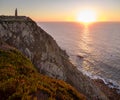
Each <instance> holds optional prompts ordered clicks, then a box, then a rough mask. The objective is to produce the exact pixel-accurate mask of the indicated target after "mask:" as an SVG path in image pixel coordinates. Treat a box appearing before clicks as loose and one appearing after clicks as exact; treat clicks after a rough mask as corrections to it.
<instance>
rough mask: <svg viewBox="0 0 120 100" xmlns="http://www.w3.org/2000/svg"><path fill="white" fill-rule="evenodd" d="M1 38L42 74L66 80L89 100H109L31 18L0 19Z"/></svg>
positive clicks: (4, 17) (3, 17)
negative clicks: (23, 55) (24, 56)
mask: <svg viewBox="0 0 120 100" xmlns="http://www.w3.org/2000/svg"><path fill="white" fill-rule="evenodd" d="M0 38H1V39H3V40H4V41H5V42H6V43H8V44H9V45H12V46H14V47H16V48H17V49H19V50H20V51H21V52H22V53H23V54H25V55H26V56H27V57H28V58H29V59H30V60H31V61H32V62H33V64H34V65H35V66H36V67H37V68H38V70H39V72H40V73H42V74H45V75H48V76H50V77H54V78H57V79H62V80H64V81H66V82H68V83H69V84H71V85H72V86H74V87H75V88H76V89H77V90H78V91H80V92H82V93H83V94H85V95H86V96H87V98H88V99H89V100H108V99H107V97H106V96H105V95H104V93H102V92H101V91H100V89H99V88H97V87H96V86H95V85H94V84H93V83H92V81H91V80H90V79H89V78H88V77H86V76H84V75H83V74H82V73H81V72H79V71H78V70H77V68H76V67H75V66H73V65H72V64H71V63H70V62H69V58H68V55H67V54H66V53H65V51H63V50H61V49H60V47H59V46H58V45H57V43H56V41H55V40H54V39H53V38H52V37H51V36H50V35H48V34H47V33H46V32H45V31H44V30H43V29H41V28H40V27H38V26H37V24H36V23H35V22H34V21H32V20H31V19H30V18H28V17H24V16H22V17H21V16H18V17H6V16H1V17H0Z"/></svg>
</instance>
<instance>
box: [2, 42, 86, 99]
mask: <svg viewBox="0 0 120 100" xmlns="http://www.w3.org/2000/svg"><path fill="white" fill-rule="evenodd" d="M8 99H9V100H48V99H49V100H55V99H56V100H58V99H60V100H71V99H72V100H85V97H84V96H83V95H82V94H80V93H79V92H77V91H76V90H75V89H74V88H73V87H71V86H70V85H68V84H66V83H65V82H63V81H61V80H56V79H53V78H49V77H47V76H43V75H41V74H40V73H38V71H37V70H36V69H35V67H34V66H33V65H32V63H31V62H30V60H29V59H27V58H26V57H25V56H23V55H22V54H21V53H20V52H19V51H18V50H16V49H15V48H13V47H11V46H9V45H7V44H6V43H4V42H2V41H0V100H8Z"/></svg>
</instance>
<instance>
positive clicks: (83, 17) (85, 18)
mask: <svg viewBox="0 0 120 100" xmlns="http://www.w3.org/2000/svg"><path fill="white" fill-rule="evenodd" d="M96 19H97V18H96V13H95V12H94V11H90V10H84V11H81V12H80V13H79V14H78V16H77V21H78V22H82V23H92V22H95V21H96Z"/></svg>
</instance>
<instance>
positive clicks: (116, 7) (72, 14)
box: [0, 0, 120, 21]
mask: <svg viewBox="0 0 120 100" xmlns="http://www.w3.org/2000/svg"><path fill="white" fill-rule="evenodd" d="M15 8H17V9H18V14H19V15H21V16H22V15H24V16H29V17H31V18H32V19H33V20H35V21H77V16H78V15H79V13H80V12H82V11H84V10H88V11H89V10H90V11H94V12H95V13H96V17H97V18H96V21H120V0H0V15H14V11H15Z"/></svg>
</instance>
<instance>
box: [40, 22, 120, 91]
mask: <svg viewBox="0 0 120 100" xmlns="http://www.w3.org/2000/svg"><path fill="white" fill-rule="evenodd" d="M38 25H40V27H42V28H43V29H44V30H45V31H46V32H47V33H48V34H50V35H51V36H52V37H53V38H54V39H55V40H56V41H57V43H58V44H59V46H60V47H61V48H62V49H64V50H66V52H67V53H68V54H69V56H70V60H71V62H72V63H73V64H75V65H76V66H77V68H78V69H79V70H80V71H82V72H83V74H86V75H88V76H89V77H91V78H93V79H97V78H99V79H102V80H103V81H104V82H105V83H106V84H108V85H109V86H110V87H112V88H113V87H115V88H117V89H120V22H97V23H92V24H87V25H85V24H81V23H75V22H39V23H38Z"/></svg>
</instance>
